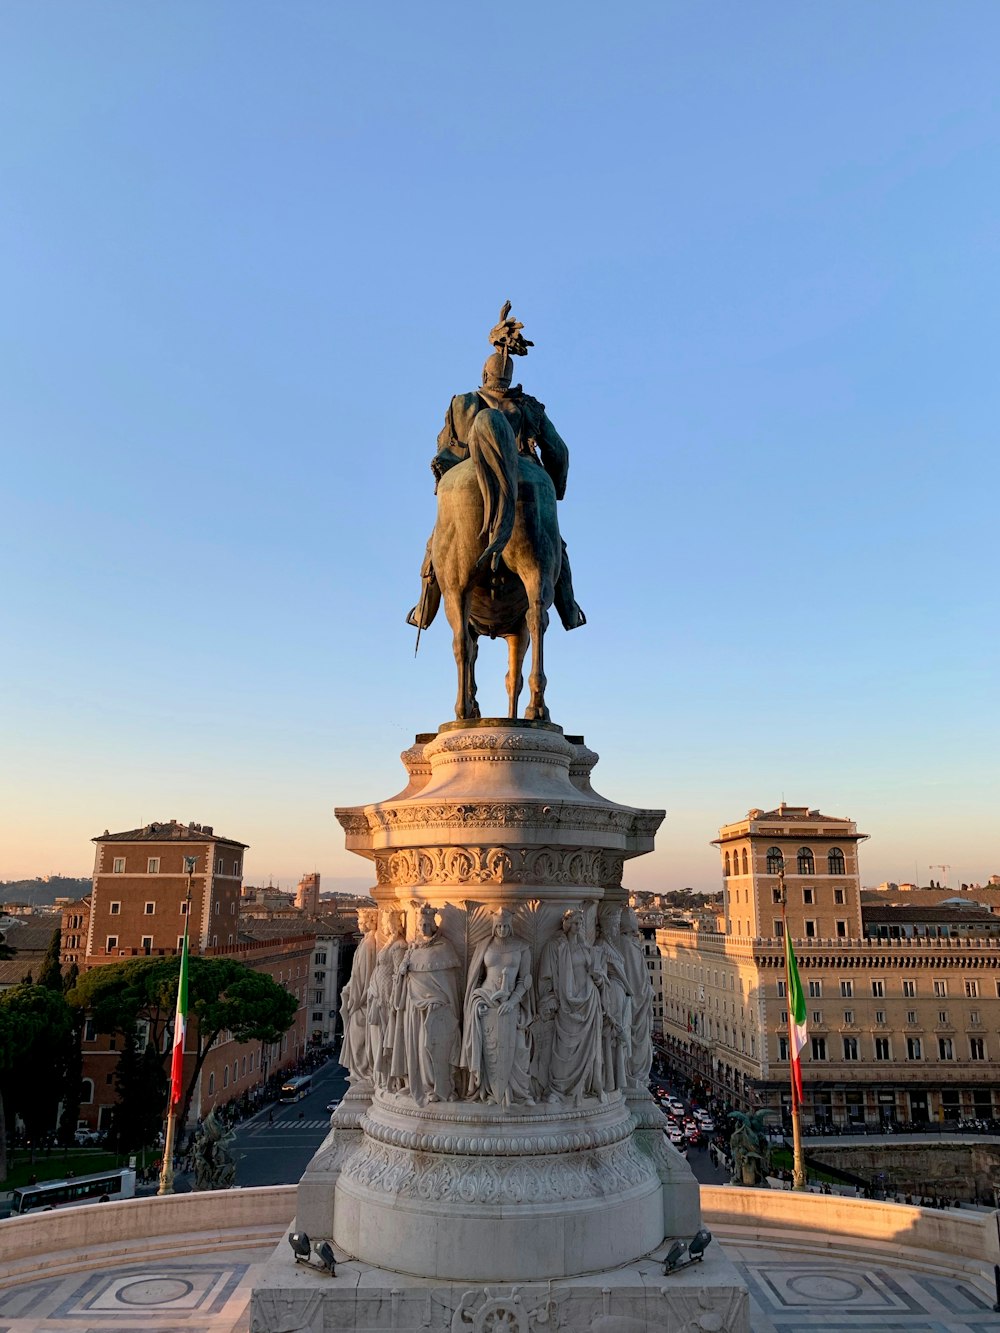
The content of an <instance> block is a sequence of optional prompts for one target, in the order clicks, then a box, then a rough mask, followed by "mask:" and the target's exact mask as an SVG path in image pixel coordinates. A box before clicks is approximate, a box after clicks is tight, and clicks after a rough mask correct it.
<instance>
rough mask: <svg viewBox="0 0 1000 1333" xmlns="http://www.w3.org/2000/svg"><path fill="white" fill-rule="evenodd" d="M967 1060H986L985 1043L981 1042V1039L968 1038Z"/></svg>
mask: <svg viewBox="0 0 1000 1333" xmlns="http://www.w3.org/2000/svg"><path fill="white" fill-rule="evenodd" d="M969 1059H970V1060H985V1059H986V1046H985V1043H984V1042H983V1039H982V1037H970V1038H969Z"/></svg>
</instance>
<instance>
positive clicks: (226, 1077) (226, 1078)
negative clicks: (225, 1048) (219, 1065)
mask: <svg viewBox="0 0 1000 1333" xmlns="http://www.w3.org/2000/svg"><path fill="white" fill-rule="evenodd" d="M222 1086H223V1087H224V1088H228V1087H229V1066H228V1065H226V1067H225V1069H224V1070H223V1071H222Z"/></svg>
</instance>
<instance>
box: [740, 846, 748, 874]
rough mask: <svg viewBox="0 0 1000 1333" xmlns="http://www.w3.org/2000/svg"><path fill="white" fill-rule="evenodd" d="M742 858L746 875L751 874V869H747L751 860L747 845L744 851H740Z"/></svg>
mask: <svg viewBox="0 0 1000 1333" xmlns="http://www.w3.org/2000/svg"><path fill="white" fill-rule="evenodd" d="M740 859H741V861H742V862H743V873H744V875H746V874H749V870H748V869H747V867H748V865H749V862H748V861H747V849H746V848H745V847H744V848H743V851H742V852H741V853H740Z"/></svg>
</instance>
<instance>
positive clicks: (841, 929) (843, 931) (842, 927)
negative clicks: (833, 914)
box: [837, 921, 847, 940]
mask: <svg viewBox="0 0 1000 1333" xmlns="http://www.w3.org/2000/svg"><path fill="white" fill-rule="evenodd" d="M837 939H838V940H846V939H847V922H846V921H838V922H837Z"/></svg>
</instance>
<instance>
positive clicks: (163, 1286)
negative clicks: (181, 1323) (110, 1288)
mask: <svg viewBox="0 0 1000 1333" xmlns="http://www.w3.org/2000/svg"><path fill="white" fill-rule="evenodd" d="M192 1291H194V1283H193V1282H188V1281H186V1280H185V1279H184V1278H182V1277H144V1278H140V1279H139V1280H138V1281H137V1282H129V1283H128V1285H127V1286H124V1287H119V1288H118V1291H117V1292H116V1293H115V1295H116V1298H117V1299H118V1300H119V1301H121V1303H122V1304H123V1305H166V1304H168V1303H169V1302H170V1301H179V1300H180V1299H181V1297H182V1296H189V1295H190V1294H191V1292H192Z"/></svg>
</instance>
